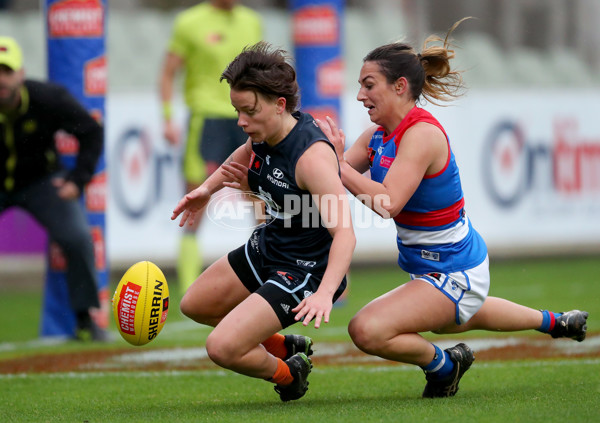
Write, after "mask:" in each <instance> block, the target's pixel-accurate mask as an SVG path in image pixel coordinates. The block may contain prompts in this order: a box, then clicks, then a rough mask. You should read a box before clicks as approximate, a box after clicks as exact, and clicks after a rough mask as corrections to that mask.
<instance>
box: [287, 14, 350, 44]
mask: <svg viewBox="0 0 600 423" xmlns="http://www.w3.org/2000/svg"><path fill="white" fill-rule="evenodd" d="M292 24H293V37H294V43H295V44H297V45H300V46H301V45H332V44H337V42H338V38H339V25H340V24H339V19H338V15H337V13H336V10H335V8H334V7H332V6H327V5H323V6H308V7H305V8H302V9H300V10H298V11H297V12H296V13H295V14H294V17H293V22H292Z"/></svg>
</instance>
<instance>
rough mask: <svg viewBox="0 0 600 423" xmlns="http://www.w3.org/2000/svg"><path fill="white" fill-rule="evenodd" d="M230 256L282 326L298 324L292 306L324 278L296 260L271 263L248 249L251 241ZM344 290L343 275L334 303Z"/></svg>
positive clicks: (242, 278) (231, 260)
mask: <svg viewBox="0 0 600 423" xmlns="http://www.w3.org/2000/svg"><path fill="white" fill-rule="evenodd" d="M227 258H228V260H229V264H230V265H231V267H232V268H233V271H234V272H235V274H236V275H237V276H238V278H240V280H241V281H242V283H243V284H244V286H245V287H246V288H248V290H249V291H250V292H253V293H257V294H258V295H260V296H261V297H263V298H264V299H265V300H267V302H268V303H269V304H270V305H271V307H272V308H273V310H274V311H275V314H277V317H278V318H279V321H280V322H281V326H282V327H283V328H287V327H288V326H291V325H293V324H294V323H296V320H294V316H295V315H296V313H293V312H292V309H293V308H295V307H296V306H297V305H298V304H300V302H301V301H302V300H303V299H304V298H306V297H309V296H311V295H312V294H313V293H314V292H316V291H317V289H319V285H320V284H321V278H322V277H323V274H322V273H318V274H313V273H311V272H310V269H308V268H305V267H302V266H298V265H296V264H295V263H269V262H267V260H265V259H264V257H263V256H262V255H261V254H260V253H257V252H255V250H254V249H253V248H248V244H246V245H242V246H241V247H239V248H237V249H235V250H233V251H232V252H230V253H229V254H228V256H227ZM345 289H346V278H345V277H344V279H343V280H342V282H341V283H340V286H339V287H338V289H337V291H336V292H335V294H334V296H333V302H335V301H336V300H337V299H338V298H339V297H340V295H342V293H343V292H344V290H345Z"/></svg>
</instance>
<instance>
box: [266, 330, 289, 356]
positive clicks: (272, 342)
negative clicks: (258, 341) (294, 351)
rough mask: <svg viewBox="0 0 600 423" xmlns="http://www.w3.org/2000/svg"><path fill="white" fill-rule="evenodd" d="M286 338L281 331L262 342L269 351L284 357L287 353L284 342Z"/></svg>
mask: <svg viewBox="0 0 600 423" xmlns="http://www.w3.org/2000/svg"><path fill="white" fill-rule="evenodd" d="M284 340H285V336H283V335H281V334H280V333H276V334H275V335H273V336H271V337H270V338H268V339H267V340H265V341H264V342H263V343H262V345H263V347H265V349H266V350H267V351H268V352H269V353H271V354H273V355H274V356H275V357H277V358H281V359H284V358H285V356H286V355H287V348H286V347H285V344H284V343H283V341H284Z"/></svg>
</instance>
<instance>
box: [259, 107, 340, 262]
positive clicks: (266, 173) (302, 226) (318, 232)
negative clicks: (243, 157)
mask: <svg viewBox="0 0 600 423" xmlns="http://www.w3.org/2000/svg"><path fill="white" fill-rule="evenodd" d="M293 116H294V118H296V119H297V120H298V123H297V124H296V126H294V128H293V129H292V131H291V132H290V133H289V134H288V135H287V136H286V137H285V138H284V139H283V140H282V141H281V142H279V143H278V144H277V145H275V146H274V147H271V146H269V145H268V144H267V143H266V142H261V143H253V144H252V157H251V159H250V164H249V168H248V169H249V170H248V183H249V185H250V188H251V189H252V191H254V192H255V193H256V194H258V195H259V196H260V197H261V198H262V199H263V200H264V201H265V203H266V208H267V213H266V214H267V223H266V224H265V225H264V226H262V227H260V228H259V229H258V230H257V231H255V234H254V235H253V237H252V238H251V239H250V242H249V246H250V247H252V248H255V249H256V251H258V252H260V254H262V255H264V256H265V257H266V258H267V259H268V260H270V261H273V262H278V263H292V264H294V265H300V266H304V267H307V268H310V269H311V272H313V273H316V272H317V271H321V272H323V271H324V270H325V267H326V266H327V259H328V257H329V249H330V247H331V242H332V240H333V239H332V237H331V235H330V234H329V231H328V230H327V229H326V228H325V227H324V226H323V224H322V222H321V218H320V215H319V210H318V208H317V206H316V204H315V203H314V202H313V199H312V196H311V194H310V193H309V191H307V190H303V189H300V188H299V187H298V185H297V184H296V176H295V175H296V163H297V162H298V159H299V158H300V156H302V154H304V152H305V151H306V150H307V149H308V148H309V147H310V146H311V145H313V144H314V143H316V142H326V143H327V144H328V145H329V146H330V147H331V148H332V149H333V145H331V143H330V142H329V141H328V140H327V137H326V136H325V134H324V133H323V132H322V131H321V130H320V129H319V127H318V126H317V124H316V122H315V121H314V119H313V117H312V116H311V115H309V114H307V113H302V112H295V113H293Z"/></svg>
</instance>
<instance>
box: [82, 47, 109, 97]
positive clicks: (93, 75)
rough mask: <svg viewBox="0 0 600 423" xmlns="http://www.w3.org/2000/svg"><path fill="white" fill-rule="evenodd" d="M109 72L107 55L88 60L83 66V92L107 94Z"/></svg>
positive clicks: (93, 94)
mask: <svg viewBox="0 0 600 423" xmlns="http://www.w3.org/2000/svg"><path fill="white" fill-rule="evenodd" d="M107 74H108V71H107V69H106V56H104V55H103V56H100V57H96V58H94V59H91V60H88V61H87V62H86V63H85V64H84V67H83V92H84V93H85V95H88V96H103V95H105V94H106V80H107Z"/></svg>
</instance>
